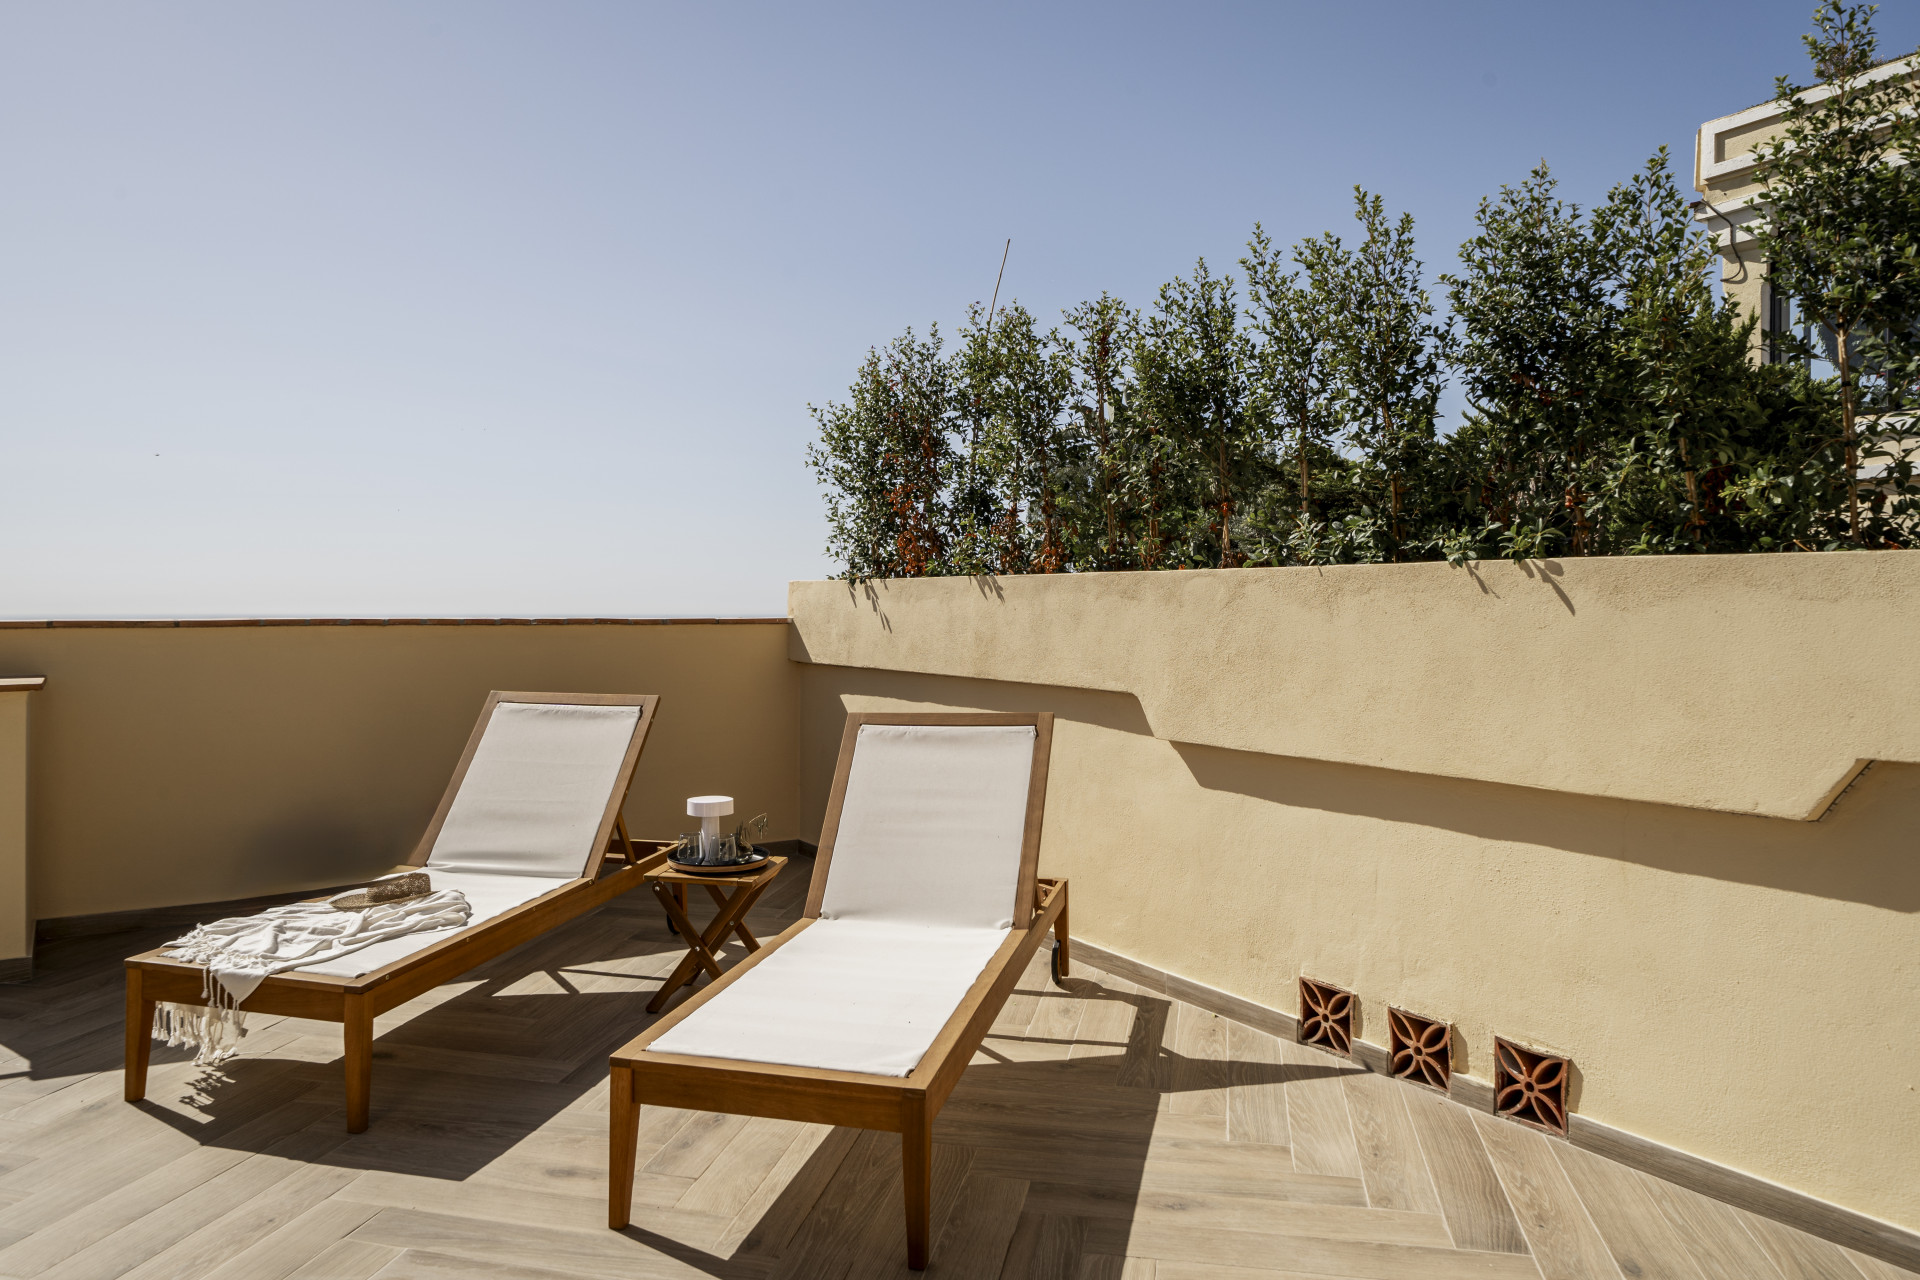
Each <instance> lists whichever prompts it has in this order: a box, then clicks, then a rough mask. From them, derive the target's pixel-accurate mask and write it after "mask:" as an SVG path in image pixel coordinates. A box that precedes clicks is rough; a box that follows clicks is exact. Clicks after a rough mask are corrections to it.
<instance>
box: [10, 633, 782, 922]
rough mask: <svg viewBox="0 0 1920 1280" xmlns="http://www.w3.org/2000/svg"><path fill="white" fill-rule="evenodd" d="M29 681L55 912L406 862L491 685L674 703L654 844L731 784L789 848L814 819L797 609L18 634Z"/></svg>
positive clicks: (40, 844) (323, 880)
mask: <svg viewBox="0 0 1920 1280" xmlns="http://www.w3.org/2000/svg"><path fill="white" fill-rule="evenodd" d="M13 674H22V675H45V676H47V677H48V682H47V686H46V688H45V689H44V690H43V691H41V692H39V693H35V694H33V695H32V696H33V698H34V699H35V700H36V702H35V705H34V710H33V721H32V728H31V735H30V742H31V753H32V765H31V799H32V811H31V817H32V827H31V847H32V859H33V862H32V882H33V913H34V914H35V915H36V916H37V917H39V918H41V919H46V918H50V917H57V916H69V915H81V914H90V913H93V912H102V911H117V910H124V909H131V908H138V907H149V906H157V905H165V904H174V903H185V902H207V901H215V900H222V899H229V898H237V897H244V896H250V895H255V894H265V893H276V892H284V891H289V890H293V889H302V888H310V887H319V886H324V885H331V884H339V883H343V882H346V881H350V880H353V879H355V878H357V877H360V876H362V875H365V874H368V873H370V872H373V871H376V870H380V869H383V868H385V867H388V866H390V865H392V864H394V863H395V862H398V861H400V860H401V859H403V858H405V857H406V856H407V855H408V854H409V853H410V852H411V851H412V849H413V845H414V843H415V841H417V840H418V839H419V837H420V833H421V831H422V830H423V829H424V828H425V826H426V823H427V820H428V819H429V818H430V817H431V816H432V812H433V808H434V805H435V804H437V803H438V801H439V799H440V794H441V792H442V790H443V789H444V788H445V786H446V784H447V779H448V777H449V775H450V774H451V772H452V770H453V765H454V762H455V760H456V759H457V758H458V756H459V753H460V749H461V747H462V746H464V745H465V743H466V739H467V735H468V734H469V733H470V732H471V731H472V729H473V725H474V720H475V718H476V716H477V715H478V713H479V710H480V704H481V701H482V700H483V699H484V698H485V697H486V694H487V691H488V690H490V689H517V690H536V691H537V690H550V691H564V692H596V693H600V692H604V693H658V694H660V695H661V703H660V710H659V715H658V718H657V720H656V722H655V726H654V729H653V731H652V734H651V736H650V737H649V739H648V742H647V747H646V753H645V755H643V756H642V757H641V761H640V768H639V772H638V774H637V776H636V781H635V783H634V787H633V790H632V792H631V795H630V798H629V801H628V805H627V816H628V823H629V827H630V829H631V830H632V831H633V832H634V834H635V835H658V834H662V833H665V834H668V835H671V834H672V833H674V832H677V831H679V830H680V829H681V828H682V825H683V823H684V811H685V804H684V801H685V798H686V797H687V796H689V795H700V794H706V793H710V792H721V793H725V794H730V795H733V796H734V797H736V800H737V803H738V805H739V807H740V809H741V810H742V811H744V813H745V814H752V813H754V812H758V811H761V810H765V811H767V812H768V813H769V814H770V815H771V821H772V827H771V830H770V831H769V836H770V838H773V839H785V838H790V837H792V836H793V835H795V834H796V833H797V831H798V796H797V779H796V773H795V768H794V752H793V742H794V733H795V726H796V723H797V720H796V717H797V702H796V698H797V686H796V681H795V678H794V672H793V667H792V664H790V663H789V662H788V661H787V659H786V627H785V626H784V625H783V624H781V623H779V622H774V623H771V624H768V623H759V624H677V625H564V626H556V625H541V626H511V625H508V626H494V625H465V626H422V625H393V626H378V625H374V626H366V625H354V626H341V625H315V626H265V627H262V626H233V627H199V626H187V627H170V626H167V627H153V626H137V625H136V626H108V627H54V628H51V629H48V628H25V629H21V628H0V675H13ZM14 696H15V697H18V696H19V695H14ZM0 701H4V699H0Z"/></svg>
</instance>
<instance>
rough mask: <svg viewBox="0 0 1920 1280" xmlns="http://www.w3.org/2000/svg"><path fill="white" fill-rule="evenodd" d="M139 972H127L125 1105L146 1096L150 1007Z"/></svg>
mask: <svg viewBox="0 0 1920 1280" xmlns="http://www.w3.org/2000/svg"><path fill="white" fill-rule="evenodd" d="M141 988H142V983H141V977H140V970H138V969H134V968H129V969H128V970H127V1064H126V1091H127V1101H128V1102H138V1101H140V1099H142V1098H144V1097H146V1096H147V1064H148V1063H149V1062H151V1061H152V1060H153V1004H154V1002H153V1001H151V1000H149V999H147V998H146V995H145V994H144V993H143V991H142V989H141Z"/></svg>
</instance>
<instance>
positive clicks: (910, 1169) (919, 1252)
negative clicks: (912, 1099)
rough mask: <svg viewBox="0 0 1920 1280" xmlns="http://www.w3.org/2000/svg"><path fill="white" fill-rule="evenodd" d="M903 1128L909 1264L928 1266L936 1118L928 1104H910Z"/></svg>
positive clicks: (902, 1170) (922, 1268) (902, 1167)
mask: <svg viewBox="0 0 1920 1280" xmlns="http://www.w3.org/2000/svg"><path fill="white" fill-rule="evenodd" d="M906 1121H907V1122H906V1124H904V1125H903V1126H901V1131H900V1175H901V1181H902V1182H903V1183H904V1184H905V1186H906V1190H907V1266H908V1267H910V1268H912V1269H913V1270H915V1271H925V1270H926V1269H927V1248H928V1239H927V1237H928V1236H930V1235H931V1234H932V1233H933V1121H932V1119H931V1118H930V1117H929V1116H928V1115H927V1110H926V1104H925V1102H924V1101H923V1102H921V1104H920V1105H918V1106H912V1105H909V1106H908V1108H907V1117H906Z"/></svg>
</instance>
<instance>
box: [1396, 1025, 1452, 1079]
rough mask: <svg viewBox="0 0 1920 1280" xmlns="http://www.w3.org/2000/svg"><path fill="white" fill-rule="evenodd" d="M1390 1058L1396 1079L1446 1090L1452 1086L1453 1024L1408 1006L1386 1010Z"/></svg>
mask: <svg viewBox="0 0 1920 1280" xmlns="http://www.w3.org/2000/svg"><path fill="white" fill-rule="evenodd" d="M1387 1037H1388V1046H1387V1047H1388V1051H1389V1053H1390V1055H1391V1056H1390V1058H1389V1062H1390V1063H1391V1069H1392V1071H1393V1078H1394V1079H1396V1080H1411V1081H1413V1083H1415V1084H1424V1085H1426V1086H1427V1087H1428V1088H1430V1089H1438V1090H1439V1091H1440V1092H1442V1093H1445V1092H1447V1091H1448V1090H1449V1089H1450V1088H1452V1086H1453V1027H1452V1025H1451V1024H1449V1023H1445V1022H1435V1021H1434V1020H1433V1019H1432V1018H1423V1017H1421V1016H1420V1015H1419V1014H1417V1013H1408V1012H1407V1011H1406V1010H1405V1009H1393V1008H1389V1009H1388V1010H1387Z"/></svg>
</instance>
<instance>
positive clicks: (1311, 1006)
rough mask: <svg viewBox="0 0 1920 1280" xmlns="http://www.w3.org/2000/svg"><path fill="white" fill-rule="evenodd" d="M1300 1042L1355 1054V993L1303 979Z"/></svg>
mask: <svg viewBox="0 0 1920 1280" xmlns="http://www.w3.org/2000/svg"><path fill="white" fill-rule="evenodd" d="M1300 1043H1301V1044H1311V1045H1318V1046H1319V1047H1320V1048H1322V1049H1331V1050H1333V1052H1335V1053H1337V1054H1340V1055H1341V1056H1342V1057H1348V1058H1350V1057H1352V1056H1353V992H1351V991H1342V990H1341V989H1340V988H1339V987H1334V986H1329V985H1328V984H1326V983H1324V982H1315V981H1314V980H1313V979H1312V978H1302V979H1300Z"/></svg>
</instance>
